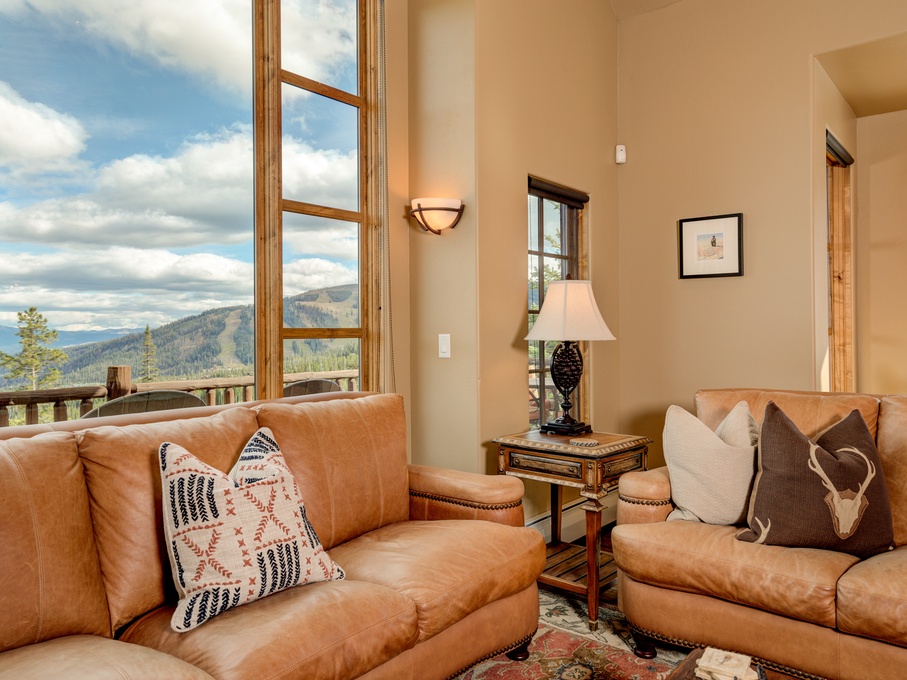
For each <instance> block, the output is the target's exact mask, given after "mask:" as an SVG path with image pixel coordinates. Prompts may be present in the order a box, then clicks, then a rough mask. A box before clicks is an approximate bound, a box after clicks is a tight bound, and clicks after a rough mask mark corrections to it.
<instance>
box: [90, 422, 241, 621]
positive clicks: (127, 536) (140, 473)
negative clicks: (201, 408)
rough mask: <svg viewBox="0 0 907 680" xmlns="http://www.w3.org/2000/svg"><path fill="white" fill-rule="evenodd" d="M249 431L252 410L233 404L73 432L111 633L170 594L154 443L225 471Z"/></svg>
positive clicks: (172, 596) (170, 584) (156, 605)
mask: <svg viewBox="0 0 907 680" xmlns="http://www.w3.org/2000/svg"><path fill="white" fill-rule="evenodd" d="M257 430H258V422H257V420H256V417H255V412H254V411H252V410H250V409H247V408H242V407H237V408H231V409H227V410H225V411H222V412H221V413H218V414H216V415H212V416H208V417H203V418H187V419H185V420H173V421H169V422H162V423H148V424H143V425H126V426H123V427H112V426H105V427H98V428H92V429H90V430H83V431H82V432H79V433H78V435H77V436H78V443H79V455H80V456H81V458H82V461H83V463H84V465H85V478H86V480H87V483H88V494H89V497H90V502H91V516H92V519H93V521H94V525H95V539H96V541H97V544H98V551H99V553H100V558H101V571H102V573H103V576H104V584H105V588H106V590H107V598H108V603H109V606H110V617H111V620H112V622H113V626H114V630H116V629H119V628H120V627H121V626H123V625H125V624H126V623H128V622H129V621H131V620H132V619H134V618H135V617H137V616H140V615H142V614H144V613H145V612H147V611H149V610H151V609H154V608H155V607H159V606H160V605H161V604H163V603H164V600H165V597H166V596H169V597H171V598H172V599H173V600H174V601H175V599H176V594H175V589H174V587H173V580H172V577H171V575H170V569H169V559H168V557H167V553H166V551H165V548H164V530H163V520H162V514H161V475H160V464H159V462H158V450H159V448H160V445H161V443H162V442H164V441H171V442H174V443H176V444H179V445H180V446H182V447H184V448H186V449H188V450H189V451H192V452H193V453H194V454H195V455H196V456H197V457H198V458H199V459H201V460H203V461H204V462H206V463H208V464H209V465H211V466H212V467H215V468H217V469H218V470H221V471H227V470H229V469H230V468H231V467H232V466H233V464H234V463H235V462H236V460H237V458H239V453H240V451H242V449H243V446H245V444H246V442H247V441H249V438H250V437H251V436H252V435H253V434H255V432H256V431H257ZM165 565H166V566H165Z"/></svg>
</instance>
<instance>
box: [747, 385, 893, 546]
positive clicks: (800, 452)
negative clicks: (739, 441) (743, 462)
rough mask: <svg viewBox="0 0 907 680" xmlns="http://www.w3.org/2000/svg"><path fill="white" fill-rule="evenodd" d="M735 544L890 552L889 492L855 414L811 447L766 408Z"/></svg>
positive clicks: (863, 426)
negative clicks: (753, 475) (744, 518)
mask: <svg viewBox="0 0 907 680" xmlns="http://www.w3.org/2000/svg"><path fill="white" fill-rule="evenodd" d="M747 524H748V525H749V529H744V530H742V531H740V532H738V534H737V538H738V539H740V540H741V541H748V542H750V543H765V544H767V545H783V546H789V547H797V548H823V549H826V550H836V551H838V552H845V553H849V554H851V555H855V556H857V557H860V558H866V557H871V556H872V555H876V554H878V553H881V552H885V551H886V550H891V549H893V548H894V530H893V528H892V521H891V504H890V502H889V499H888V487H887V486H886V484H885V476H884V474H883V472H882V463H881V461H880V459H879V453H878V451H877V450H876V447H875V442H874V441H873V438H872V434H871V433H870V431H869V428H868V427H867V426H866V422H865V421H864V420H863V416H862V415H860V412H859V411H853V412H851V413H850V415H848V416H847V417H846V418H844V419H843V420H841V421H840V422H838V423H836V424H835V425H833V426H832V427H830V428H828V429H827V430H825V432H823V433H821V434H820V435H819V437H818V438H817V439H816V440H815V441H812V440H811V439H809V437H807V436H806V435H804V434H803V433H802V432H800V430H798V429H797V426H796V425H794V423H793V421H791V419H790V418H788V417H787V415H785V413H784V412H783V411H782V410H781V409H780V408H778V406H777V405H776V404H775V403H774V402H769V403H768V405H767V406H766V408H765V417H764V418H763V420H762V435H761V437H760V441H759V453H758V470H757V472H756V478H755V480H754V482H753V491H752V495H751V497H750V507H749V513H748V514H747Z"/></svg>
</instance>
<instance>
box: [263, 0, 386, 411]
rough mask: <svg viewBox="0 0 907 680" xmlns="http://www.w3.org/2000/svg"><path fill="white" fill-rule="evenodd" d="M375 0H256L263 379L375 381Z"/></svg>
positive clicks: (272, 386)
mask: <svg viewBox="0 0 907 680" xmlns="http://www.w3.org/2000/svg"><path fill="white" fill-rule="evenodd" d="M373 5H374V3H372V2H369V1H367V0H360V1H359V2H357V0H321V1H320V2H314V1H312V0H308V1H304V0H296V1H290V0H282V1H281V0H256V14H257V18H258V23H257V27H256V31H257V33H256V38H257V41H256V167H257V175H256V234H257V238H256V243H257V246H258V251H257V256H256V262H257V265H258V273H257V282H256V285H257V290H256V301H257V305H258V315H257V341H256V351H257V357H258V371H257V385H258V390H259V394H260V395H261V396H266V397H271V396H279V395H280V394H281V389H280V385H281V382H282V377H283V374H284V373H299V372H306V371H344V370H346V371H353V372H354V373H355V375H356V376H357V378H358V384H359V385H360V386H361V387H364V388H366V389H367V388H368V387H369V386H370V385H371V384H373V383H374V375H373V372H374V368H373V361H372V356H373V354H374V352H373V349H372V340H373V339H372V338H371V337H370V335H369V328H370V326H371V307H372V306H371V304H370V302H371V293H372V286H370V285H369V276H370V271H371V268H370V263H371V258H372V253H373V247H372V240H373V238H374V233H373V232H374V229H375V220H374V219H373V217H372V214H373V209H372V202H371V201H370V200H369V197H370V195H371V194H372V193H373V192H372V181H373V180H371V179H370V178H373V177H374V176H375V173H373V172H370V171H369V167H370V166H369V162H370V161H369V159H370V158H371V155H370V149H371V146H372V143H371V142H370V137H369V134H368V133H369V131H370V130H372V129H373V128H374V124H373V120H374V115H375V114H374V110H375V107H374V105H373V102H374V101H375V99H376V94H375V88H376V83H375V80H374V78H369V77H368V74H369V73H370V72H371V71H370V69H369V68H368V66H369V64H370V63H372V62H373V59H372V57H371V56H370V55H371V54H372V50H373V48H374V43H375V40H374V37H375V30H374V26H375V25H376V21H375V17H374V16H373V9H374V7H373Z"/></svg>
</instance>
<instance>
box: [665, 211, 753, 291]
mask: <svg viewBox="0 0 907 680" xmlns="http://www.w3.org/2000/svg"><path fill="white" fill-rule="evenodd" d="M677 229H678V231H677V249H678V254H679V259H680V278H682V279H694V278H705V277H710V276H743V213H732V214H730V215H711V216H709V217H691V218H689V219H684V220H680V221H678V223H677Z"/></svg>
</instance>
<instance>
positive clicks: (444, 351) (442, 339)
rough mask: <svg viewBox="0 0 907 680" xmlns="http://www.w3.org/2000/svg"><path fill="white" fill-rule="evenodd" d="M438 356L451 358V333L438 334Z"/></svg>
mask: <svg viewBox="0 0 907 680" xmlns="http://www.w3.org/2000/svg"><path fill="white" fill-rule="evenodd" d="M438 358H439V359H450V333H441V334H440V335H439V336H438Z"/></svg>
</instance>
